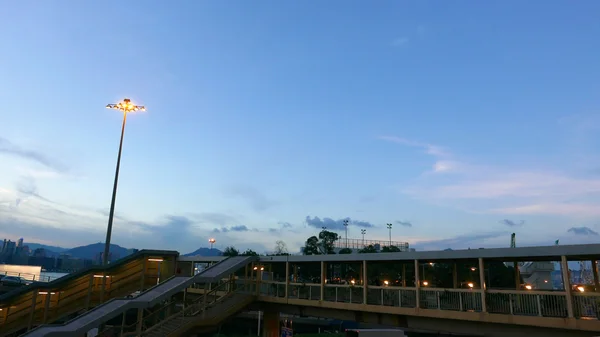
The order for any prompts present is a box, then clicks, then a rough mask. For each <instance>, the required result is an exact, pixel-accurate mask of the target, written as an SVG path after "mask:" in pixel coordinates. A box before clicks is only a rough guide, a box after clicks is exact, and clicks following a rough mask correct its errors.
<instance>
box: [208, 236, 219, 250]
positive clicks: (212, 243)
mask: <svg viewBox="0 0 600 337" xmlns="http://www.w3.org/2000/svg"><path fill="white" fill-rule="evenodd" d="M208 242H209V243H210V250H212V249H213V245H214V244H215V242H217V240H215V239H214V238H210V239H208Z"/></svg>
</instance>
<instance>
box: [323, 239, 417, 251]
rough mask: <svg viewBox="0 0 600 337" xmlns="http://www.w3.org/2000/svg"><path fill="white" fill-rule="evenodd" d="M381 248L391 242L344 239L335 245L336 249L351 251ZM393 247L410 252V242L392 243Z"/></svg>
mask: <svg viewBox="0 0 600 337" xmlns="http://www.w3.org/2000/svg"><path fill="white" fill-rule="evenodd" d="M377 245H378V246H379V247H380V248H383V247H387V246H389V245H390V241H389V240H388V241H386V240H362V239H347V240H346V239H344V238H341V239H339V240H337V241H336V242H335V243H334V247H335V248H340V249H341V248H350V249H363V248H365V247H368V246H377ZM391 245H392V246H395V247H398V248H399V249H400V251H402V252H406V251H408V248H409V245H408V242H401V241H391Z"/></svg>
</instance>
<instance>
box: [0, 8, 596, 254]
mask: <svg viewBox="0 0 600 337" xmlns="http://www.w3.org/2000/svg"><path fill="white" fill-rule="evenodd" d="M598 13H600V2H598V1H593V0H589V1H578V2H576V3H573V2H567V1H526V2H524V1H495V2H490V1H424V0H419V1H383V0H382V1H351V0H343V1H342V0H340V1H337V0H330V1H317V0H305V1H291V0H290V1H276V0H273V1H267V0H261V1H242V0H240V1H191V0H189V1H176V2H168V1H126V2H123V1H100V2H93V1H81V2H80V1H59V0H55V1H50V0H48V1H18V2H12V3H5V4H4V5H3V6H2V9H1V10H0V43H1V44H2V48H1V49H0V101H1V102H2V105H1V108H0V237H2V238H8V239H17V238H19V237H24V238H25V241H26V242H40V243H50V244H55V245H62V246H66V247H72V246H77V245H82V244H88V243H94V242H100V241H103V240H104V235H105V230H106V222H107V210H108V208H109V204H110V195H111V189H112V182H113V175H114V167H115V162H116V155H117V147H118V140H119V133H120V123H121V118H122V116H121V115H120V114H119V112H118V111H114V110H107V109H104V106H105V105H106V104H107V103H116V102H118V101H119V100H120V99H122V98H125V97H129V98H131V99H132V100H133V101H134V102H135V103H137V104H142V105H145V106H146V107H147V109H148V111H147V112H145V113H140V114H136V115H130V116H129V118H128V124H127V129H126V133H125V145H124V153H123V159H122V166H121V168H122V169H121V177H120V184H119V191H118V198H117V208H116V209H117V219H116V220H115V221H116V223H115V228H114V230H113V233H114V234H113V242H114V243H117V244H120V245H121V246H125V247H137V248H169V249H176V250H179V251H181V252H184V253H186V252H189V251H191V250H194V249H195V248H198V247H200V246H207V240H208V238H210V237H214V238H216V240H217V247H224V246H226V245H230V244H232V245H235V246H237V247H238V248H240V249H245V248H253V249H256V250H258V251H261V252H262V251H268V250H271V249H272V248H273V246H274V245H275V241H276V240H283V241H285V242H286V243H287V245H288V246H289V248H290V250H291V251H297V249H298V248H299V247H300V246H301V245H302V243H303V242H304V241H305V240H306V238H307V237H308V236H310V235H312V234H315V233H317V232H318V231H319V230H320V228H321V227H322V226H326V227H328V228H329V229H332V230H336V231H338V232H339V233H340V234H342V235H343V229H342V228H343V227H342V226H341V221H342V219H345V218H350V219H351V223H352V225H351V226H350V227H349V231H348V232H349V234H348V235H349V237H351V238H360V237H361V236H360V229H361V228H366V229H367V234H366V238H367V239H382V240H387V238H388V231H387V229H386V227H385V224H386V223H393V224H394V227H393V230H392V236H393V238H392V239H393V240H396V241H408V242H410V243H411V245H414V246H416V247H417V248H420V249H443V248H448V247H451V248H467V247H489V246H508V245H509V241H510V233H512V232H516V233H517V243H518V245H529V244H553V243H554V241H555V240H556V239H560V240H561V243H580V242H597V241H599V239H600V236H599V235H598V232H600V226H599V222H598V220H599V219H600V208H599V207H598V206H597V204H598V201H600V157H599V154H600V152H599V150H598V145H600V136H598V134H599V131H600V62H599V60H600V38H599V37H600V20H598Z"/></svg>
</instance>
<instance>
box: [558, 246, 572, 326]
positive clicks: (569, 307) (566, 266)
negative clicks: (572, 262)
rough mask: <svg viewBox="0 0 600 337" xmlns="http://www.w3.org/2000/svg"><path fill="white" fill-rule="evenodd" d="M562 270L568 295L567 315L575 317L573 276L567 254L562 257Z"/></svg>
mask: <svg viewBox="0 0 600 337" xmlns="http://www.w3.org/2000/svg"><path fill="white" fill-rule="evenodd" d="M560 270H561V272H562V279H563V285H564V287H565V294H566V295H567V296H566V297H567V316H568V317H569V318H573V317H574V315H573V293H572V289H571V278H570V276H569V263H568V262H567V257H566V256H564V255H563V256H561V257H560Z"/></svg>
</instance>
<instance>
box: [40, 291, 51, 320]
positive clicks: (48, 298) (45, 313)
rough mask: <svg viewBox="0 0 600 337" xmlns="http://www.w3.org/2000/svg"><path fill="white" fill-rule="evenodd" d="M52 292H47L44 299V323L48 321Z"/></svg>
mask: <svg viewBox="0 0 600 337" xmlns="http://www.w3.org/2000/svg"><path fill="white" fill-rule="evenodd" d="M51 294H52V293H51V292H50V291H48V294H46V298H45V299H44V300H45V301H44V320H43V321H42V322H43V323H44V324H46V322H47V321H48V311H49V310H50V298H51Z"/></svg>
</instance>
